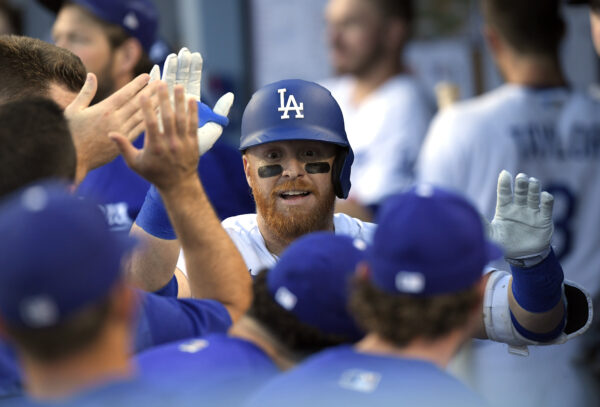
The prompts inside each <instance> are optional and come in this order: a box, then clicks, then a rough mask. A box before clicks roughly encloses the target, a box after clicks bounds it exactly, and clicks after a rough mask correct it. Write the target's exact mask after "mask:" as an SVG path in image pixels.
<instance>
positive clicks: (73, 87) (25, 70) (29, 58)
mask: <svg viewBox="0 0 600 407" xmlns="http://www.w3.org/2000/svg"><path fill="white" fill-rule="evenodd" d="M85 76H86V72H85V67H84V66H83V64H82V63H81V60H80V59H79V58H78V57H77V56H75V55H74V54H72V53H71V52H69V51H67V50H64V49H61V48H58V47H56V46H54V45H52V44H48V43H47V42H44V41H41V40H38V39H35V38H28V37H20V36H15V35H3V36H0V104H1V103H5V102H8V101H12V100H16V99H19V98H24V97H35V96H44V97H48V98H51V99H53V100H54V101H55V102H56V103H58V104H59V106H61V107H62V108H63V109H64V108H65V107H66V106H67V105H68V104H69V103H71V101H72V100H73V99H74V98H75V96H76V95H77V93H78V92H79V90H80V89H81V87H82V86H83V84H84V83H85Z"/></svg>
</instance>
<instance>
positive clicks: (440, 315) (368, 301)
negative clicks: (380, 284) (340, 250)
mask: <svg viewBox="0 0 600 407" xmlns="http://www.w3.org/2000/svg"><path fill="white" fill-rule="evenodd" d="M479 302H480V294H479V292H478V289H477V287H472V288H469V289H467V290H465V291H461V292H458V293H452V294H444V295H438V296H435V297H423V298H421V297H414V296H410V295H392V294H389V293H387V292H385V291H383V290H380V289H379V288H377V287H375V286H374V285H373V284H372V283H371V282H370V281H368V280H363V279H360V278H358V277H355V278H354V280H353V290H352V295H351V297H350V310H351V312H352V314H353V315H354V317H355V319H356V322H357V323H358V325H359V326H360V327H361V328H362V329H363V330H364V331H365V332H367V333H377V334H378V335H380V336H381V337H382V338H384V339H386V340H388V341H390V342H392V343H393V344H395V345H397V346H406V345H408V344H409V343H410V342H412V341H413V340H415V339H417V338H421V339H428V340H434V339H438V338H441V337H443V336H444V335H446V334H448V333H450V332H451V331H452V330H454V329H456V328H460V327H462V326H464V325H465V324H466V323H467V322H468V320H469V316H470V315H471V313H472V311H473V309H474V308H475V307H476V306H477V304H479Z"/></svg>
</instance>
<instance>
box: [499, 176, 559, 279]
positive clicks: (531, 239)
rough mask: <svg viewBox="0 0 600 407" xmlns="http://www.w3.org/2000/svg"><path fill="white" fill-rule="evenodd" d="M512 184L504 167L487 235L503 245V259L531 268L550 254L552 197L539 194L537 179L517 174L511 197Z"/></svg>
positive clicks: (510, 177)
mask: <svg viewBox="0 0 600 407" xmlns="http://www.w3.org/2000/svg"><path fill="white" fill-rule="evenodd" d="M511 184H512V175H511V174H510V173H509V172H508V171H506V170H503V171H502V172H501V173H500V175H499V176H498V194H497V200H496V214H495V215H494V219H493V220H492V223H491V224H490V225H489V227H488V235H489V237H490V239H492V240H494V241H495V242H497V243H498V244H500V245H501V246H502V247H503V248H504V257H505V258H506V261H508V262H509V263H511V264H514V265H516V266H519V267H532V266H534V265H535V264H537V263H539V262H541V261H542V260H543V259H544V258H546V256H547V255H548V253H550V240H551V239H552V232H553V231H554V224H553V223H552V207H553V205H554V197H553V196H552V195H551V194H549V193H548V192H546V191H544V192H542V193H541V194H540V183H539V181H538V180H537V179H535V178H529V179H528V178H527V175H525V174H519V175H517V176H516V178H515V192H514V200H513V193H512V188H511ZM540 198H541V199H540Z"/></svg>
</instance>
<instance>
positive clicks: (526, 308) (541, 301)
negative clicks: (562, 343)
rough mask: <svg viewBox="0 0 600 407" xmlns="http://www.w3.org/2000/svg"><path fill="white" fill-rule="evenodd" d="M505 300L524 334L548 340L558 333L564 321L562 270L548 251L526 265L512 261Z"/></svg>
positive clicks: (532, 337) (537, 339)
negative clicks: (534, 261)
mask: <svg viewBox="0 0 600 407" xmlns="http://www.w3.org/2000/svg"><path fill="white" fill-rule="evenodd" d="M511 270H512V274H513V277H512V279H511V280H510V283H509V287H508V293H507V294H508V303H509V306H510V313H511V319H512V322H513V325H514V326H515V328H516V329H517V331H518V332H519V333H520V334H521V335H523V336H524V337H526V338H528V339H531V340H535V341H538V342H547V341H551V340H553V339H555V338H556V337H558V336H559V335H560V333H561V332H562V329H563V328H564V325H565V308H566V307H565V300H564V295H563V280H564V276H563V271H562V268H561V266H560V263H559V262H558V260H557V259H556V257H555V256H554V253H553V252H552V251H551V252H550V253H549V254H548V255H547V256H546V258H545V259H544V260H543V261H541V262H540V263H539V264H536V265H535V266H532V267H528V268H520V267H516V266H513V265H511Z"/></svg>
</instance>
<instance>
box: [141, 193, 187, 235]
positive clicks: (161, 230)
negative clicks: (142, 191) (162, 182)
mask: <svg viewBox="0 0 600 407" xmlns="http://www.w3.org/2000/svg"><path fill="white" fill-rule="evenodd" d="M135 223H136V224H137V225H138V226H139V227H141V228H142V229H144V230H145V231H146V232H147V233H149V234H151V235H152V236H154V237H158V238H159V239H164V240H175V239H177V235H175V230H173V226H172V225H171V221H170V220H169V215H168V214H167V210H166V209H165V205H164V204H163V201H162V198H161V197H160V194H159V193H158V190H157V189H156V187H155V186H154V185H152V186H150V189H148V192H147V193H146V199H145V200H144V204H143V205H142V208H141V209H140V212H139V213H138V216H137V218H136V219H135Z"/></svg>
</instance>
